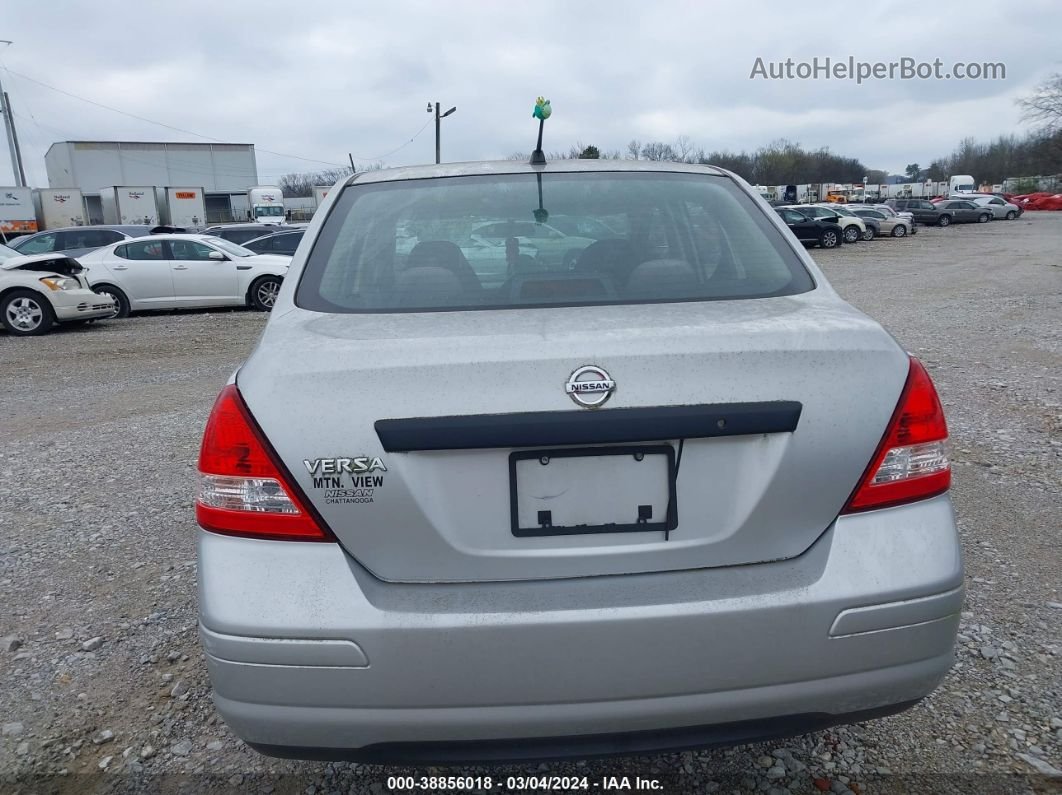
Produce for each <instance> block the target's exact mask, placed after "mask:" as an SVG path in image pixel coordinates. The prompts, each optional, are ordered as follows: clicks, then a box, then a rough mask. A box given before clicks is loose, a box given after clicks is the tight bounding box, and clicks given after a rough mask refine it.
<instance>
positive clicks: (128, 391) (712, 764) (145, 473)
mask: <svg viewBox="0 0 1062 795" xmlns="http://www.w3.org/2000/svg"><path fill="white" fill-rule="evenodd" d="M814 256H815V257H816V258H817V259H818V261H819V262H821V263H822V266H823V267H824V269H825V270H826V272H827V274H828V275H829V277H830V279H831V280H832V282H833V284H834V286H835V287H836V288H837V289H838V290H839V291H840V292H841V294H842V295H844V296H845V297H846V298H847V299H848V300H850V301H851V302H852V303H854V304H856V305H857V306H859V307H860V308H862V309H864V310H866V311H867V312H869V313H870V314H871V315H873V316H874V317H876V318H877V319H879V320H881V321H882V322H883V323H884V324H885V325H886V326H887V327H888V328H889V329H890V330H891V331H892V332H893V333H894V334H895V335H896V337H897V338H898V339H899V340H900V341H901V342H902V343H903V344H904V345H906V346H907V347H908V348H909V349H910V350H911V351H912V352H913V353H916V354H917V355H919V356H920V357H922V358H923V360H924V361H925V362H926V364H927V366H928V367H929V369H930V370H931V372H932V373H933V376H934V378H935V379H936V382H937V385H938V388H939V389H940V391H941V394H942V398H943V401H944V404H945V407H946V409H947V410H948V417H949V424H950V427H951V435H952V440H953V447H952V452H953V455H954V462H955V486H954V489H953V492H952V493H953V495H954V499H955V503H956V507H957V510H958V514H959V520H960V527H961V531H962V534H963V542H964V546H965V550H966V563H967V573H968V579H967V586H968V597H967V604H966V609H965V612H964V613H963V622H962V628H961V633H962V634H961V636H960V644H959V649H958V657H957V663H956V666H955V668H954V670H953V671H952V673H951V674H950V675H949V677H948V679H947V681H946V683H945V684H944V686H943V687H941V688H940V689H939V690H938V691H937V692H936V693H935V694H934V695H933V696H932V697H931V698H929V699H927V700H926V701H925V702H923V703H922V704H920V705H919V706H918V707H916V708H914V709H913V710H910V711H909V712H907V713H904V714H902V715H899V716H896V717H893V718H889V719H886V720H882V721H878V722H874V723H871V724H864V725H861V726H857V727H849V728H840V729H836V730H832V731H829V732H823V733H819V734H815V735H810V736H807V737H802V738H795V739H792V740H787V741H781V742H777V743H770V744H765V745H756V746H743V747H740V748H734V749H727V750H716V751H706V752H701V753H686V754H671V755H666V756H658V757H648V758H639V759H619V760H596V761H593V762H586V763H567V764H551V765H532V766H524V767H520V768H494V769H483V770H480V771H479V772H481V773H489V774H491V775H493V776H494V777H495V780H496V781H497V780H499V779H504V777H505V775H507V774H509V773H512V772H519V773H525V774H526V773H528V772H531V773H541V772H550V773H560V774H578V775H587V776H589V777H590V781H591V786H592V783H593V782H594V781H595V780H596V781H600V780H601V779H603V777H604V776H610V775H617V776H618V775H629V776H633V775H635V774H640V775H641V776H643V777H650V778H657V779H659V780H661V782H663V785H664V787H665V789H666V791H676V792H677V791H690V792H717V791H718V792H754V791H762V792H769V793H776V794H777V793H817V792H820V791H831V792H835V793H843V792H848V791H851V792H855V793H906V792H938V791H939V792H990V793H995V792H998V793H1012V792H1048V791H1062V778H1057V777H1056V778H1052V776H1062V773H1060V772H1059V769H1060V768H1062V632H1060V627H1062V554H1060V549H1062V544H1060V542H1062V476H1060V472H1062V466H1060V465H1062V324H1060V320H1062V267H1060V266H1062V213H1041V214H1035V213H1033V214H1030V215H1028V216H1026V217H1025V218H1022V219H1021V220H1019V221H1015V222H1009V223H1008V222H1003V221H997V222H994V223H991V224H987V225H984V226H980V225H969V226H961V227H953V228H950V229H935V228H933V229H927V228H921V229H920V230H919V233H918V235H917V236H916V237H915V238H913V239H906V240H878V241H873V242H870V243H860V244H858V245H854V246H844V247H843V248H841V249H839V250H833V251H819V250H815V251H814ZM264 322H265V317H264V316H263V315H260V314H257V313H254V312H248V311H232V312H214V313H174V314H158V315H153V316H142V317H136V318H133V319H131V320H126V321H110V322H106V323H100V324H96V325H94V326H90V327H86V328H80V329H70V330H60V331H58V332H56V333H53V334H51V335H50V336H48V337H44V338H39V339H14V338H11V337H9V336H6V335H4V334H0V385H2V388H3V395H4V403H3V406H2V408H0V438H2V439H3V441H4V444H3V446H2V448H0V606H2V607H0V637H3V641H2V642H0V723H2V736H0V791H5V792H6V791H11V792H38V791H41V792H50V791H61V792H85V791H100V792H110V791H144V792H153V791H174V792H176V791H188V792H195V791H205V790H209V791H230V790H231V791H251V792H299V793H313V792H344V793H345V792H363V791H364V792H374V793H382V792H385V791H386V788H385V785H386V775H387V774H388V773H393V772H395V769H385V768H380V767H373V766H365V765H360V766H356V765H348V764H339V765H330V764H323V763H299V762H287V761H281V760H273V759H268V758H265V757H262V756H259V755H258V754H256V753H254V752H253V751H250V750H249V749H248V748H246V747H245V746H243V744H242V743H240V742H239V741H238V740H237V739H236V738H235V737H234V736H233V735H232V734H231V733H230V732H229V731H228V730H227V728H226V727H225V726H224V724H223V723H221V721H220V720H219V719H218V718H217V717H216V716H215V714H214V711H213V708H212V706H211V702H210V688H209V685H208V682H207V677H206V670H205V667H204V664H203V660H202V657H201V655H200V651H199V645H198V641H197V638H196V632H195V621H196V618H195V616H196V613H195V552H194V544H193V536H194V532H193V531H194V522H193V518H192V511H191V499H192V494H193V483H194V477H193V476H194V468H195V459H196V454H197V449H198V443H199V435H200V432H201V430H202V426H203V422H204V420H205V417H206V414H207V412H208V411H209V408H210V405H211V403H212V401H213V399H214V397H215V395H216V394H217V392H218V390H219V388H220V387H221V385H222V384H223V383H224V381H225V379H226V377H227V376H228V375H229V373H231V372H232V371H233V370H234V369H235V368H236V367H237V366H238V364H239V363H240V361H241V360H242V359H243V358H244V357H245V356H246V355H247V353H248V352H249V351H250V349H251V347H252V346H253V344H254V342H255V339H256V337H257V335H258V333H259V331H260V330H261V328H262V325H263V323H264ZM778 653H779V654H784V653H785V650H784V649H779V650H778ZM399 772H404V773H408V772H415V773H418V774H419V773H420V772H422V771H408V770H401V771H399ZM423 772H427V771H423ZM440 772H442V773H444V774H455V773H461V772H468V771H459V770H453V769H444V770H442V771H440ZM592 789H593V786H592Z"/></svg>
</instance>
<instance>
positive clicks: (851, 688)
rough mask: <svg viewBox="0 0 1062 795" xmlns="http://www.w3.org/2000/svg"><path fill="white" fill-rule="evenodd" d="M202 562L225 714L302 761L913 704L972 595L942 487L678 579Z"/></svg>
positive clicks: (319, 557)
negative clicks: (788, 546)
mask: <svg viewBox="0 0 1062 795" xmlns="http://www.w3.org/2000/svg"><path fill="white" fill-rule="evenodd" d="M199 559H200V565H199V578H200V583H199V585H200V594H199V600H200V621H201V624H200V634H201V638H202V641H203V645H204V649H205V651H206V653H207V664H208V667H209V670H210V676H211V680H212V683H213V685H214V690H215V702H216V704H217V707H218V709H219V711H220V712H221V714H222V716H223V717H224V718H225V719H226V721H227V722H228V723H229V724H230V726H232V728H233V729H234V730H235V731H236V733H237V734H238V735H240V736H241V737H242V738H243V739H244V740H246V741H247V742H249V743H251V744H252V745H255V746H256V747H259V748H260V749H261V750H264V751H266V752H269V753H276V754H283V755H296V756H305V757H313V756H316V757H327V758H351V757H354V758H370V759H387V758H405V759H410V760H413V759H416V760H423V761H453V760H454V759H458V758H468V757H471V758H495V759H501V758H522V757H523V756H527V755H532V756H557V755H563V754H562V753H561V752H560V749H563V748H568V749H571V751H572V752H573V753H585V754H596V753H609V752H635V751H646V750H664V749H665V748H675V747H690V746H693V745H708V744H716V743H726V742H745V741H749V740H751V739H762V738H764V737H768V736H777V735H778V734H792V733H799V732H801V731H807V730H810V729H815V728H821V727H822V726H824V725H829V724H830V723H837V722H844V721H847V720H851V719H853V716H854V718H855V719H860V716H863V715H866V714H877V712H878V711H881V710H885V711H895V710H898V709H902V708H903V707H904V706H905V705H907V704H909V703H911V702H913V701H916V700H917V699H919V698H922V697H923V696H925V695H926V694H928V693H929V692H931V691H932V690H933V688H934V687H935V686H936V684H937V683H938V682H939V681H940V679H941V678H942V677H943V676H944V674H945V673H946V672H947V670H948V668H949V667H950V666H951V662H952V649H953V644H954V639H955V633H956V630H957V625H958V614H959V611H960V609H961V605H962V599H963V590H962V577H963V570H962V560H961V554H960V548H959V544H958V538H957V535H956V532H955V524H954V517H953V514H952V510H951V504H950V501H949V500H948V498H947V497H946V496H943V497H938V498H935V499H932V500H926V501H923V502H921V503H917V504H914V505H908V506H903V507H900V508H893V509H888V510H883V511H872V512H868V513H865V514H858V515H854V516H846V517H842V518H841V519H839V520H838V521H837V522H836V523H835V524H834V526H833V527H832V528H830V529H829V530H828V531H827V532H826V533H824V534H823V536H822V537H821V538H820V539H819V540H818V541H817V542H816V543H815V544H814V545H813V546H812V547H811V548H810V549H809V550H807V551H806V552H805V553H804V554H803V555H801V556H800V557H799V558H796V559H792V560H787V561H779V562H776V563H769V564H760V565H755V566H737V567H730V568H721V569H708V570H698V571H686V572H674V573H668V574H652V575H630V576H610V577H597V578H583V579H572V580H556V581H549V582H525V583H481V584H464V585H461V584H447V585H424V584H418V585H401V584H388V583H383V582H380V581H379V580H377V579H375V578H374V577H372V576H371V575H370V574H368V573H367V572H366V571H365V570H364V569H362V568H361V567H360V566H358V565H357V564H356V563H355V562H353V561H352V560H351V559H350V558H349V557H348V556H346V555H345V554H344V553H343V552H342V550H341V549H340V548H339V547H338V546H337V545H333V544H310V543H292V542H271V541H256V540H246V539H235V538H228V537H224V536H218V535H213V534H210V533H200V535H199ZM487 740H491V741H502V742H500V743H497V742H494V743H484V741H487ZM504 741H509V742H504ZM514 748H515V749H517V750H515V751H514V750H513V749H514ZM520 748H523V749H524V750H523V751H520V750H519V749H520ZM395 754H397V755H398V756H397V757H395V756H394V755H395Z"/></svg>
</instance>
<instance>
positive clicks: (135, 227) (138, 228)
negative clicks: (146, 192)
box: [24, 224, 159, 238]
mask: <svg viewBox="0 0 1062 795" xmlns="http://www.w3.org/2000/svg"><path fill="white" fill-rule="evenodd" d="M156 226H159V224H84V225H82V226H57V227H54V228H52V229H42V230H41V231H40V232H34V233H33V234H32V235H24V237H26V238H30V237H36V236H37V235H47V234H50V233H52V232H81V231H84V230H86V229H88V230H105V231H108V232H124V233H126V234H136V233H138V232H143V231H144V230H145V229H154V228H155V227H156Z"/></svg>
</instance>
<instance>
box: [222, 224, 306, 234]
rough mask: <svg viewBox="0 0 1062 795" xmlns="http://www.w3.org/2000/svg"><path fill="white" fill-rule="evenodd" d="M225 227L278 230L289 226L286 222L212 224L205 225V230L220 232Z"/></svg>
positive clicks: (287, 228)
mask: <svg viewBox="0 0 1062 795" xmlns="http://www.w3.org/2000/svg"><path fill="white" fill-rule="evenodd" d="M226 229H236V230H239V229H278V230H280V231H288V230H289V229H290V227H288V226H287V225H286V224H214V225H213V226H208V227H207V230H208V231H212V232H222V231H224V230H226Z"/></svg>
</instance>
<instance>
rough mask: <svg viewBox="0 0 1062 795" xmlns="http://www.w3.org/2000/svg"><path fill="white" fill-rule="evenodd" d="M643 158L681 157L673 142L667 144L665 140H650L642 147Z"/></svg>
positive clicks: (673, 159)
mask: <svg viewBox="0 0 1062 795" xmlns="http://www.w3.org/2000/svg"><path fill="white" fill-rule="evenodd" d="M642 159H643V160H671V161H675V160H678V159H679V156H678V154H677V153H676V152H675V149H674V147H672V146H671V144H665V143H664V142H663V141H650V142H649V143H647V144H646V145H645V146H643V147H642Z"/></svg>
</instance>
